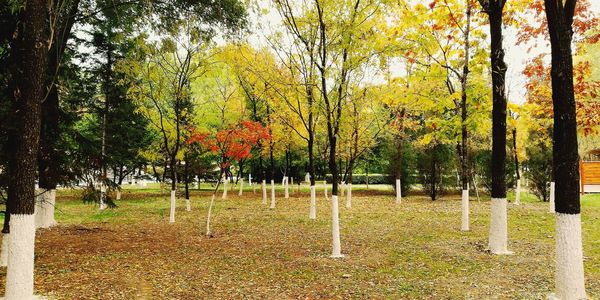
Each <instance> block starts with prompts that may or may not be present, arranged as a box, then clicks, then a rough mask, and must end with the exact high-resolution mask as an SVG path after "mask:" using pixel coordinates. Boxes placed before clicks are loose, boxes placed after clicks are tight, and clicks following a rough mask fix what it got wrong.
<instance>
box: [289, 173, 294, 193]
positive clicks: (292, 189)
mask: <svg viewBox="0 0 600 300" xmlns="http://www.w3.org/2000/svg"><path fill="white" fill-rule="evenodd" d="M289 179H290V180H291V183H290V185H291V186H292V188H291V189H290V190H291V191H292V195H293V194H294V177H290V178H289Z"/></svg>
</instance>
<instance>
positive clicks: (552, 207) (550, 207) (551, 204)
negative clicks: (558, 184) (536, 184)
mask: <svg viewBox="0 0 600 300" xmlns="http://www.w3.org/2000/svg"><path fill="white" fill-rule="evenodd" d="M554 187H555V185H554V181H553V182H550V201H549V203H548V212H550V213H554V212H555V204H554V195H555V192H554Z"/></svg>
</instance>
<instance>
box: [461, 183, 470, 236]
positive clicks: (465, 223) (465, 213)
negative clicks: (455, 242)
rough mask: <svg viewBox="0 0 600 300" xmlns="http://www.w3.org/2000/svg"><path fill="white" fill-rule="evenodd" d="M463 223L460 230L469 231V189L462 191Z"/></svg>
mask: <svg viewBox="0 0 600 300" xmlns="http://www.w3.org/2000/svg"><path fill="white" fill-rule="evenodd" d="M461 203H462V205H461V206H462V224H461V226H460V230H462V231H469V190H468V189H467V190H463V191H462V202H461Z"/></svg>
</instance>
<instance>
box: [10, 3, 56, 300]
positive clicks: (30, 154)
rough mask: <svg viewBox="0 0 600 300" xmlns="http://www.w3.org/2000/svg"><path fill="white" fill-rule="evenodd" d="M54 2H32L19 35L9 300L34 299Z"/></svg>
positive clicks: (13, 70)
mask: <svg viewBox="0 0 600 300" xmlns="http://www.w3.org/2000/svg"><path fill="white" fill-rule="evenodd" d="M47 5H48V2H47V1H43V0H29V1H27V5H26V6H24V8H23V11H22V12H21V13H20V14H21V15H20V18H19V19H20V22H19V25H18V27H17V29H16V31H15V32H14V34H13V36H12V37H13V44H12V45H13V46H14V48H13V49H12V51H13V52H12V53H11V56H12V63H13V65H12V66H11V74H12V82H11V86H10V89H11V90H12V93H11V95H12V96H13V98H12V103H11V104H12V107H11V108H12V111H13V115H12V118H11V120H10V121H11V123H12V124H13V126H12V127H11V130H10V132H9V135H8V143H7V148H8V152H9V156H8V157H9V161H8V201H7V211H8V214H10V224H11V226H10V227H11V228H10V230H11V232H12V234H11V238H10V240H9V249H10V252H9V253H11V255H9V256H8V268H7V273H6V292H5V299H29V298H32V297H33V272H34V259H33V253H34V243H35V220H34V216H33V214H34V209H35V200H34V199H35V187H34V185H35V179H36V167H37V165H36V163H37V154H38V149H39V138H40V125H41V104H42V102H43V99H44V98H45V97H46V91H47V90H46V76H45V75H46V71H47V68H48V61H47V60H48V36H47V34H48V32H49V23H48V22H47V19H48V18H47V17H48V15H47V14H48V7H47Z"/></svg>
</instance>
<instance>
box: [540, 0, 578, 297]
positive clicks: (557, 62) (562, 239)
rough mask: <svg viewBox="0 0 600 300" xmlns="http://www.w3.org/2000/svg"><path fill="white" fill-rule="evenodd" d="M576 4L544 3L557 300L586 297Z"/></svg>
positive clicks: (546, 0) (569, 1) (571, 1)
mask: <svg viewBox="0 0 600 300" xmlns="http://www.w3.org/2000/svg"><path fill="white" fill-rule="evenodd" d="M576 3H577V0H566V1H565V2H564V4H563V1H552V0H544V7H545V11H546V18H547V22H548V32H549V34H550V44H551V46H552V69H551V76H552V103H553V109H554V134H553V149H552V154H553V162H554V164H553V170H554V179H555V181H556V196H555V203H556V206H555V208H556V276H555V278H556V296H557V297H558V298H561V299H582V298H586V294H585V281H584V279H583V278H584V277H583V250H582V241H581V215H580V212H581V209H580V202H579V153H578V150H577V148H578V145H577V115H576V103H575V92H574V86H573V58H572V51H571V42H572V37H573V17H574V13H575V6H576Z"/></svg>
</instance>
